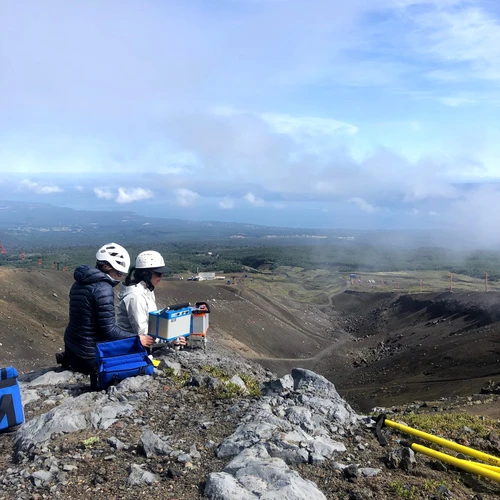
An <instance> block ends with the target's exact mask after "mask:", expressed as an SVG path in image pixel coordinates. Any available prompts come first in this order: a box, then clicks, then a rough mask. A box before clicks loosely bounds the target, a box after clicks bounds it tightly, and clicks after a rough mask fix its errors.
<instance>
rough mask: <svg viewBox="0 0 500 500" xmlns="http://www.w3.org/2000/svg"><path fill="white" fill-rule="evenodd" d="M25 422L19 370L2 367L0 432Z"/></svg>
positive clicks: (0, 379) (0, 370) (0, 381)
mask: <svg viewBox="0 0 500 500" xmlns="http://www.w3.org/2000/svg"><path fill="white" fill-rule="evenodd" d="M23 422H24V410H23V404H22V402H21V393H20V391H19V384H18V383H17V370H16V369H15V368H12V367H8V368H0V432H2V431H5V430H7V429H10V428H11V427H15V426H16V425H20V424H22V423H23Z"/></svg>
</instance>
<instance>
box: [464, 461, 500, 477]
mask: <svg viewBox="0 0 500 500" xmlns="http://www.w3.org/2000/svg"><path fill="white" fill-rule="evenodd" d="M466 461H467V460H465V462H466ZM477 465H480V466H481V467H484V468H485V469H488V470H492V471H493V472H496V473H497V474H500V467H495V466H494V465H488V464H481V463H479V462H477Z"/></svg>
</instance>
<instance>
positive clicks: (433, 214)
mask: <svg viewBox="0 0 500 500" xmlns="http://www.w3.org/2000/svg"><path fill="white" fill-rule="evenodd" d="M429 215H430V216H431V217H436V215H438V213H437V212H434V210H431V211H429Z"/></svg>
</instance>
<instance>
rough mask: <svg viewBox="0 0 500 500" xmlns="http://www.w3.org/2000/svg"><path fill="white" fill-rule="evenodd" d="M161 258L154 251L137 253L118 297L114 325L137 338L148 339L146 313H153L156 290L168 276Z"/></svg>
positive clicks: (155, 307) (147, 318)
mask: <svg viewBox="0 0 500 500" xmlns="http://www.w3.org/2000/svg"><path fill="white" fill-rule="evenodd" d="M168 271H169V269H168V268H167V267H165V262H164V260H163V257H162V256H161V255H160V254H159V253H158V252H155V251H154V250H147V251H145V252H142V253H140V254H139V255H138V256H137V259H136V261H135V266H134V267H132V268H131V269H130V271H129V273H128V275H127V278H126V279H125V283H122V284H121V286H120V291H119V293H118V299H119V304H118V312H117V325H118V326H119V327H120V328H123V329H124V330H129V331H132V332H134V333H136V334H138V335H147V333H148V322H149V313H150V312H151V311H156V310H157V309H158V308H157V306H156V297H155V293H154V289H155V286H157V285H158V283H160V281H161V279H162V277H163V273H166V272H168Z"/></svg>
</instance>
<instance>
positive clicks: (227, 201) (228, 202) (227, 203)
mask: <svg viewBox="0 0 500 500" xmlns="http://www.w3.org/2000/svg"><path fill="white" fill-rule="evenodd" d="M219 207H220V208H223V209H225V210H230V209H231V208H234V199H233V198H231V197H230V196H225V197H224V199H222V200H221V201H219Z"/></svg>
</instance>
